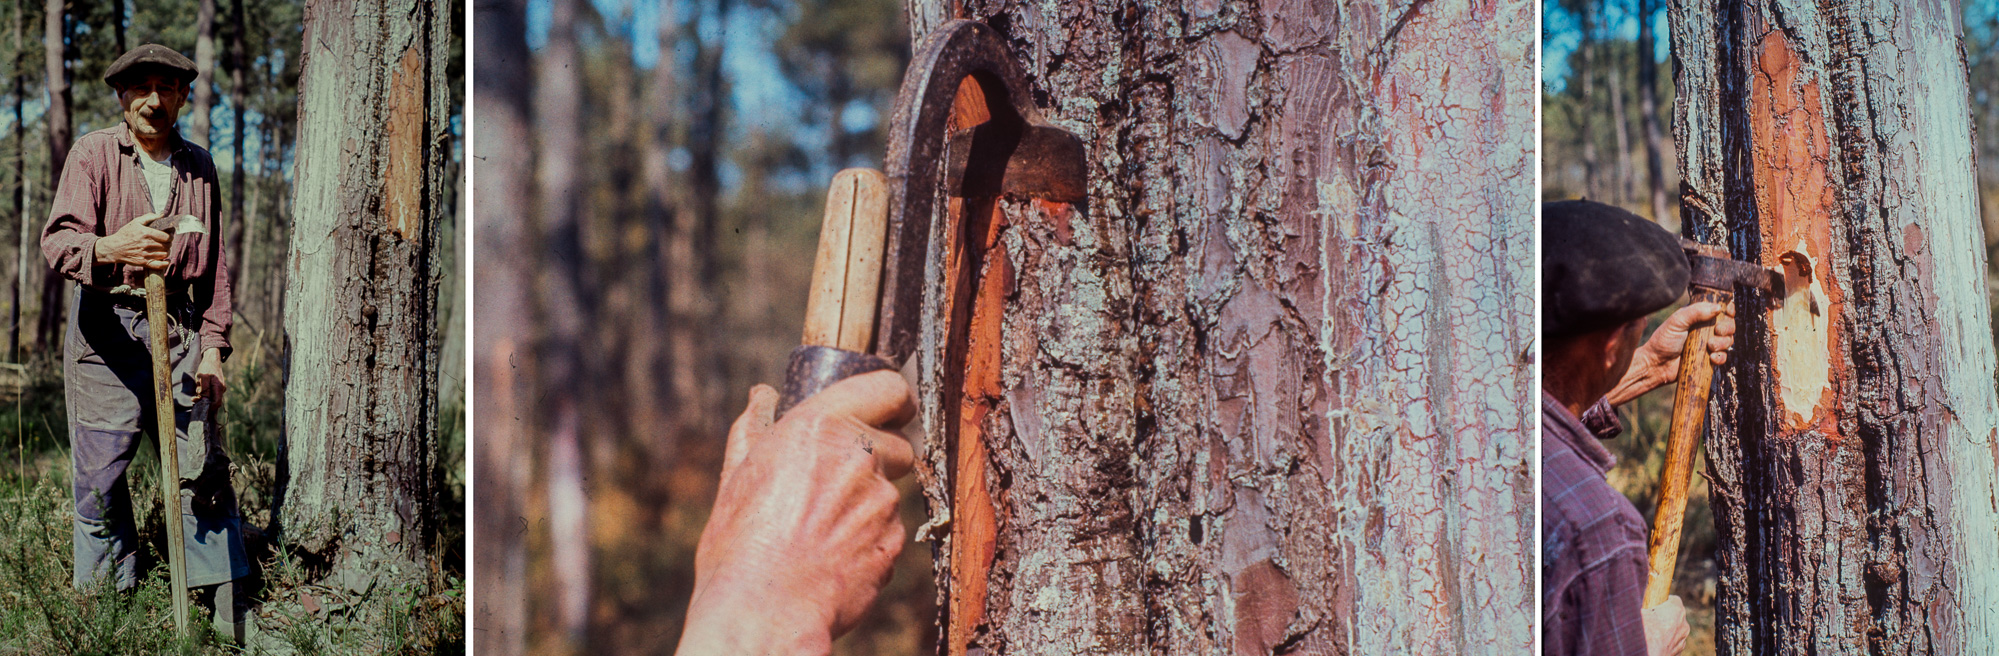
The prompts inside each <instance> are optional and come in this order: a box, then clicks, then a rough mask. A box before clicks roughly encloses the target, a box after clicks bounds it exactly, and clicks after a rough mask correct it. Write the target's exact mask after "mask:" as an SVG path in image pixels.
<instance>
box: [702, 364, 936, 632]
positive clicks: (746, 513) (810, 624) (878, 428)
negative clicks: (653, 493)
mask: <svg viewBox="0 0 1999 656" xmlns="http://www.w3.org/2000/svg"><path fill="white" fill-rule="evenodd" d="M776 405H777V392H776V391H775V390H772V389H771V388H770V387H769V386H765V385H758V386H756V387H755V388H753V389H751V390H750V404H749V407H748V408H746V409H745V410H744V411H743V414H742V416H741V417H738V418H737V419H736V423H735V426H733V427H732V428H730V430H729V444H728V448H727V451H726V453H725V454H724V456H723V464H722V480H721V485H720V487H719V489H718V490H717V492H716V495H715V509H714V512H713V513H712V514H710V515H709V517H708V525H707V527H706V528H705V529H703V530H702V532H701V542H700V546H699V547H698V548H697V550H696V552H695V557H694V599H693V601H692V602H691V603H690V604H689V606H688V611H687V630H686V632H685V633H684V634H683V635H682V636H681V641H680V650H679V653H681V654H683V655H686V654H725V653H793V654H796V653H819V654H824V653H828V652H829V651H830V650H831V649H832V641H833V638H834V637H837V636H839V635H840V634H842V633H845V632H846V631H847V630H848V629H850V628H853V625H854V624H855V622H857V621H859V620H860V618H861V614H862V613H863V612H865V611H866V610H867V608H868V605H869V604H872V603H873V602H874V599H875V596H876V595H877V594H878V593H880V591H881V588H882V586H883V585H884V584H886V583H887V582H888V576H889V572H890V567H891V565H892V564H893V563H894V561H895V557H896V555H897V554H899V553H901V551H902V543H903V541H904V540H906V539H907V538H906V537H905V533H904V530H903V525H902V519H901V517H900V516H899V515H898V514H897V504H898V501H899V500H900V496H901V495H900V494H899V493H898V492H897V491H896V488H895V485H894V484H892V483H890V482H889V481H892V480H894V479H896V478H900V477H901V476H902V475H904V474H906V473H908V471H909V467H910V464H911V460H912V458H913V456H912V453H911V450H910V446H909V442H908V441H907V440H904V439H903V438H902V436H901V435H899V434H896V433H893V432H890V431H889V430H884V429H885V428H886V429H894V428H897V427H900V426H901V425H902V424H904V423H907V422H908V421H909V420H910V418H912V417H914V416H915V413H916V406H915V403H914V401H913V400H912V399H911V398H910V393H909V384H908V383H907V382H905V381H903V379H902V376H901V375H900V374H898V373H896V372H891V371H881V372H875V373H871V374H865V375H861V376H855V377H853V378H849V379H847V380H843V381H840V382H839V383H836V384H834V385H833V386H831V387H828V388H826V389H825V390H824V391H821V392H820V393H818V394H815V395H813V396H812V397H811V398H809V399H806V401H805V402H804V403H800V404H799V405H798V406H797V407H795V408H792V409H791V411H790V412H788V413H786V414H785V416H784V419H783V420H782V421H778V422H776V423H775V424H773V423H772V413H773V411H774V410H775V407H776Z"/></svg>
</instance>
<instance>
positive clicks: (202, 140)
mask: <svg viewBox="0 0 1999 656" xmlns="http://www.w3.org/2000/svg"><path fill="white" fill-rule="evenodd" d="M214 107H215V0H200V3H199V5H198V7H197V9H196V10H195V15H194V97H193V98H192V99H191V100H190V102H189V103H188V110H187V133H186V134H185V135H182V136H185V137H187V140H188V141H192V142H194V144H195V145H197V146H201V147H202V148H207V147H208V132H209V121H208V115H209V110H211V109H213V108H214Z"/></svg>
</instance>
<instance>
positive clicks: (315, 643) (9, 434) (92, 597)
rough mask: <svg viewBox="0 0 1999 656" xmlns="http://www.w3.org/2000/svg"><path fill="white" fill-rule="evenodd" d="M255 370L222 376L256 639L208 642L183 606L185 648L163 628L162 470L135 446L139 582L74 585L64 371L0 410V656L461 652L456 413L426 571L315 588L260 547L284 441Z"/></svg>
mask: <svg viewBox="0 0 1999 656" xmlns="http://www.w3.org/2000/svg"><path fill="white" fill-rule="evenodd" d="M259 361H260V359H258V358H238V359H236V360H235V361H232V362H231V363H230V364H229V365H228V367H229V369H230V370H229V371H228V380H229V383H230V391H229V394H228V396H227V397H225V403H224V413H223V425H224V429H225V434H226V435H227V436H228V437H227V439H226V441H225V447H226V448H227V449H228V451H229V455H230V457H231V458H232V459H233V460H234V466H233V472H232V478H233V481H234V484H235V487H236V492H237V497H238V502H239V505H240V506H241V510H242V514H243V518H244V524H245V530H244V533H245V535H244V542H245V547H246V548H247V549H248V551H249V552H250V554H251V557H252V559H253V560H254V561H256V566H255V567H254V568H253V575H252V578H251V580H252V581H253V583H252V584H251V586H250V588H251V590H250V592H251V595H252V598H253V600H254V602H253V606H252V609H251V613H252V615H253V616H254V619H255V621H256V625H257V626H258V627H259V629H261V631H262V632H263V634H264V636H265V637H264V638H261V639H254V640H252V641H251V643H252V645H251V646H250V647H248V648H246V647H242V646H236V645H230V644H225V643H224V642H222V641H221V640H220V637H219V636H217V635H215V634H213V633H212V632H210V630H209V629H208V626H209V622H208V616H207V611H206V610H203V609H202V608H201V607H200V606H199V605H196V604H190V606H189V608H190V615H191V616H190V618H189V625H190V628H191V631H190V635H189V636H188V637H186V638H181V637H178V636H177V635H176V631H175V630H174V626H173V619H172V612H171V604H170V603H169V601H170V595H171V592H170V588H171V586H170V585H169V583H168V581H167V569H166V567H165V566H164V565H165V563H164V562H163V561H162V560H161V559H160V557H159V554H160V553H161V551H162V549H163V545H164V543H165V530H164V528H163V525H162V524H161V521H160V518H161V516H162V512H161V510H160V508H161V504H160V493H159V479H158V478H157V472H158V465H157V458H156V456H155V455H154V453H155V452H154V451H153V450H154V449H157V448H158V447H157V446H155V443H154V442H153V441H152V440H151V439H150V438H148V439H146V440H145V441H143V442H141V447H140V449H139V451H140V455H139V456H138V457H137V459H136V460H135V461H134V462H133V464H132V468H131V470H130V473H129V474H128V476H130V477H131V480H130V486H131V489H132V497H133V499H132V501H133V514H134V517H135V520H136V521H137V523H138V529H139V567H140V582H139V584H138V585H137V586H136V587H135V588H134V589H133V590H130V591H127V592H124V593H119V592H115V591H112V590H108V589H106V590H95V591H89V592H82V591H77V590H74V589H73V588H71V586H70V572H71V563H70V560H71V556H70V532H71V516H72V513H73V508H72V506H71V502H70V490H69V484H70V474H69V454H68V440H67V439H66V436H65V434H66V432H67V420H66V414H65V410H64V406H63V393H62V383H61V378H60V375H61V369H60V366H59V364H58V363H55V362H52V361H45V362H35V363H31V365H30V372H31V375H30V380H31V381H32V382H31V383H30V385H29V386H28V387H27V388H26V389H24V390H22V393H20V394H18V395H16V396H15V398H12V399H4V405H0V458H4V460H0V527H5V528H0V656H14V655H16V654H36V655H42V654H49V655H77V656H83V655H90V654H240V653H296V654H306V655H309V654H354V653H368V654H460V653H464V649H465V627H464V608H465V583H464V573H463V571H462V564H463V562H464V490H465V481H464V475H463V473H462V470H463V467H462V463H463V462H464V443H465V435H464V429H463V425H464V423H463V414H464V413H463V402H462V400H453V401H452V402H449V403H447V404H446V407H444V408H443V412H442V413H440V419H441V423H443V424H444V430H443V434H442V435H440V443H441V445H442V446H443V450H444V453H441V454H440V456H441V457H442V459H443V462H444V463H445V470H446V479H445V484H446V485H445V488H446V489H445V494H446V498H445V499H444V500H443V502H444V503H443V504H442V505H443V508H442V509H441V510H442V514H443V521H442V522H441V524H442V526H443V527H444V528H443V533H442V535H440V536H438V539H437V540H436V544H437V545H439V546H438V547H437V548H436V550H435V552H434V557H433V558H432V559H431V560H432V561H433V563H434V566H433V567H432V569H431V571H429V572H427V573H426V575H424V576H421V577H417V578H414V579H412V580H410V581H409V582H407V583H403V584H400V585H395V586H377V587H376V588H375V589H372V590H368V591H366V592H363V593H360V594H352V593H345V592H344V591H341V592H335V589H336V588H337V587H338V586H332V585H324V584H322V583H321V582H319V581H317V579H318V578H319V577H320V576H321V575H322V574H323V573H324V571H325V569H326V568H325V566H324V564H323V563H316V562H313V561H312V560H311V559H308V558H305V557H303V556H301V555H299V554H295V553H293V552H292V551H291V550H288V549H286V548H284V547H283V545H272V544H270V543H269V540H267V539H266V538H265V536H264V534H263V532H262V530H261V528H262V527H267V526H269V525H270V520H271V517H272V514H273V511H274V509H273V507H272V503H271V502H272V500H273V499H274V498H275V496H274V492H275V490H276V487H277V459H278V439H279V436H280V435H282V434H283V433H282V428H283V412H284V394H283V376H282V375H281V373H280V372H278V371H277V370H275V369H274V368H270V367H266V366H262V365H260V364H259Z"/></svg>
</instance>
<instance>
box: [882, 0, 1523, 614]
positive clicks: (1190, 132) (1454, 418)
mask: <svg viewBox="0 0 1999 656" xmlns="http://www.w3.org/2000/svg"><path fill="white" fill-rule="evenodd" d="M942 4H943V3H932V4H930V5H922V4H919V5H916V6H912V7H911V9H910V11H911V15H912V21H911V22H912V24H913V25H918V26H921V25H923V21H919V20H916V17H918V16H936V15H943V16H949V15H953V14H960V13H961V14H963V15H967V16H970V17H972V18H974V19H977V20H981V21H983V22H985V23H987V24H988V25H991V26H993V27H994V28H995V29H997V30H999V31H1000V33H1001V35H1002V37H1003V38H1005V39H1006V40H1007V42H1008V43H1009V44H1011V46H1012V48H1013V54H1014V57H1015V59H1016V60H1017V61H1018V62H1019V63H1020V65H1021V67H1022V68H1023V69H1024V70H1025V71H1026V72H1027V73H1028V75H1029V77H1030V79H1031V84H1032V85H1033V86H1034V97H1035V98H1037V99H1038V102H1039V103H1040V104H1041V108H1042V111H1043V112H1045V113H1046V114H1047V115H1048V118H1049V119H1050V120H1052V121H1053V122H1054V123H1055V124H1057V125H1060V126H1062V127H1063V128H1065V129H1068V130H1070V131H1072V132H1074V133H1075V134H1077V135H1078V136H1079V137H1081V138H1082V139H1083V141H1084V148H1085V151H1086V160H1087V161H1088V162H1089V186H1088V190H1089V198H1088V200H1087V201H1085V202H1083V203H1079V204H1076V205H1065V204H1055V203H1048V202H1045V201H1030V200H1025V199H1019V198H1012V197H1001V198H997V199H983V200H982V199H965V200H964V201H963V202H962V203H960V205H961V206H962V207H965V208H969V209H967V210H966V211H965V215H966V217H967V218H965V219H964V224H963V225H964V227H963V232H962V233H952V232H947V233H946V234H949V235H953V236H954V238H955V240H956V242H957V244H958V246H955V247H950V248H955V249H956V250H954V251H947V252H956V253H958V255H956V256H954V257H955V258H957V259H956V260H955V261H956V262H958V264H949V263H947V264H946V265H945V266H946V267H947V268H946V269H945V271H946V272H947V276H950V277H948V278H947V280H952V281H954V282H951V283H949V287H950V288H951V289H953V290H954V292H955V293H953V294H947V295H946V296H945V297H944V298H942V299H939V300H938V302H937V303H936V304H935V307H936V310H935V313H933V314H930V315H929V317H928V319H927V320H928V321H932V322H937V323H933V324H928V325H954V326H957V328H956V329H955V330H956V331H957V332H956V333H955V334H954V335H953V337H952V338H951V339H950V340H945V341H944V342H943V343H937V344H930V345H927V346H926V347H925V348H924V349H923V350H921V351H919V352H918V354H917V355H916V356H915V357H916V358H917V359H918V363H919V376H920V379H921V385H920V391H921V396H922V404H921V405H922V408H923V422H924V427H925V440H926V441H927V446H926V448H925V450H924V453H925V454H926V455H925V458H926V461H925V462H924V463H922V464H921V466H920V471H921V474H922V479H923V481H924V484H925V490H926V496H927V497H928V499H929V502H930V505H931V508H932V516H933V517H934V518H935V519H933V520H932V525H930V526H928V527H927V528H926V530H925V531H923V532H920V535H921V534H929V535H937V534H948V537H947V538H944V539H943V540H942V541H941V543H940V547H939V550H938V551H937V554H936V561H935V562H936V568H937V580H938V586H939V590H940V596H941V597H942V599H940V604H939V606H940V608H944V609H945V610H946V612H947V613H957V614H958V615H952V616H947V617H946V618H944V624H945V626H946V627H947V628H948V629H949V630H947V631H946V632H945V633H944V635H943V637H942V640H943V641H944V642H945V644H944V645H942V651H944V652H947V653H952V654H961V653H972V652H974V651H976V650H979V649H983V650H985V651H986V652H988V653H996V654H1004V653H1054V654H1086V653H1088V654H1098V653H1163V654H1213V653H1236V654H1261V653H1273V652H1275V653H1300V654H1343V653H1353V654H1371V653H1404V652H1407V653H1446V652H1448V653H1514V652H1522V651H1525V650H1528V649H1530V648H1531V647H1532V645H1533V640H1534V635H1535V629H1534V627H1535V625H1536V620H1535V617H1534V609H1535V599H1534V586H1533V584H1532V581H1533V580H1534V576H1535V566H1534V557H1533V556H1532V553H1531V551H1532V545H1533V544H1534V542H1533V537H1532V536H1533V530H1534V522H1533V513H1532V508H1533V507H1534V498H1533V495H1534V484H1533V474H1532V466H1531V456H1532V453H1533V449H1532V447H1531V446H1530V444H1531V439H1530V438H1531V436H1532V435H1533V434H1534V432H1533V430H1534V429H1533V424H1532V420H1531V418H1532V414H1531V413H1530V412H1529V410H1530V409H1531V408H1533V407H1534V404H1533V399H1534V391H1533V389H1532V376H1533V374H1532V364H1531V362H1532V359H1531V356H1530V353H1531V348H1532V343H1533V335H1534V325H1533V321H1532V316H1533V312H1532V305H1531V303H1532V293H1531V292H1530V291H1529V290H1531V289H1532V286H1533V274H1532V269H1531V268H1530V267H1531V266H1532V258H1533V251H1532V249H1531V248H1530V247H1529V246H1528V245H1529V244H1531V243H1532V240H1533V234H1534V224H1533V216H1534V210H1533V207H1534V197H1535V193H1536V192H1535V190H1534V189H1533V184H1532V183H1531V182H1530V181H1531V180H1532V179H1533V175H1532V166H1533V156H1532V153H1533V150H1532V149H1533V138H1534V129H1533V123H1532V121H1533V116H1534V114H1533V109H1534V106H1535V103H1537V102H1538V95H1537V93H1536V79H1535V71H1534V66H1533V53H1534V47H1533V42H1532V40H1531V39H1532V35H1531V34H1530V33H1529V32H1523V31H1521V30H1520V29H1519V26H1520V25H1525V24H1531V23H1532V20H1533V16H1534V10H1535V9H1534V5H1533V4H1532V3H1528V2H1521V1H1517V0H1516V1H1511V2H1501V3H1485V4H1480V5H1477V6H1465V5H1457V6H1445V5H1441V4H1426V3H1414V4H1404V3H1394V2H1385V3H1373V2H1359V3H1354V4H1351V5H1346V6H1342V7H1339V8H1333V7H1323V8H1322V7H1319V6H1317V5H1306V4H1291V3H1278V2H1268V3H1262V4H1235V5H1228V6H1224V3H1221V2H1210V1H1197V2H1192V3H1189V4H1188V5H1187V6H1186V7H1185V10H1184V11H1183V10H1182V9H1181V8H1179V7H1178V6H1177V5H1176V6H1175V7H1174V8H1172V9H1166V8H1161V7H1158V6H1155V5H1150V4H1137V5H1134V4H1126V5H1118V6H1114V7H1113V6H1089V5H1083V4H1076V3H1069V4H1040V3H1028V2H1023V1H1021V0H991V1H979V2H973V3H971V4H970V6H967V7H964V8H961V9H955V10H954V9H953V8H950V7H948V6H942ZM915 36H916V42H919V43H920V42H921V39H922V36H923V33H921V32H918V33H916V34H915ZM1446 71H1448V73H1446ZM1446 108H1450V109H1448V110H1447V109H1446ZM953 203H959V201H957V200H954V201H953ZM982 204H986V205H984V206H982ZM987 207H990V208H992V209H991V211H990V212H987V211H984V210H985V209H986V208H987ZM947 318H955V319H956V321H955V322H954V323H946V320H947ZM981 471H982V472H983V473H982V474H979V475H969V474H967V472H981ZM945 509H948V511H947V510H945ZM981 523H984V524H986V525H988V527H989V528H988V529H987V531H988V532H987V534H986V535H988V536H989V537H986V538H984V540H985V542H981V541H980V538H979V535H978V534H979V531H978V530H977V529H976V526H977V525H979V524H981ZM947 525H948V526H947ZM954 566H955V567H957V568H960V569H962V568H966V567H972V568H985V569H988V570H989V574H988V575H983V576H973V577H970V578H968V579H966V580H964V581H959V580H958V578H961V577H954V576H953V574H954V572H953V568H954Z"/></svg>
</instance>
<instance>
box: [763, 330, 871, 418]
mask: <svg viewBox="0 0 1999 656" xmlns="http://www.w3.org/2000/svg"><path fill="white" fill-rule="evenodd" d="M895 368H896V367H895V365H892V364H889V362H888V361H887V360H883V359H881V358H878V357H875V356H873V355H869V354H867V353H858V352H855V351H847V350H843V349H836V348H833V347H831V346H812V345H810V344H808V345H805V346H800V347H798V348H795V349H792V350H791V362H790V363H789V364H787V365H785V367H784V390H783V391H782V393H780V394H779V395H778V399H777V416H779V417H782V416H784V413H785V412H787V411H790V410H791V407H792V406H795V405H798V403H799V402H800V401H804V400H805V399H807V398H810V397H811V396H812V395H814V394H818V393H819V390H823V389H826V388H827V387H828V386H830V385H832V384H833V383H837V382H840V381H841V380H845V379H846V378H848V377H850V376H859V375H861V374H865V373H870V372H876V371H883V370H887V371H894V370H895Z"/></svg>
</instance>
